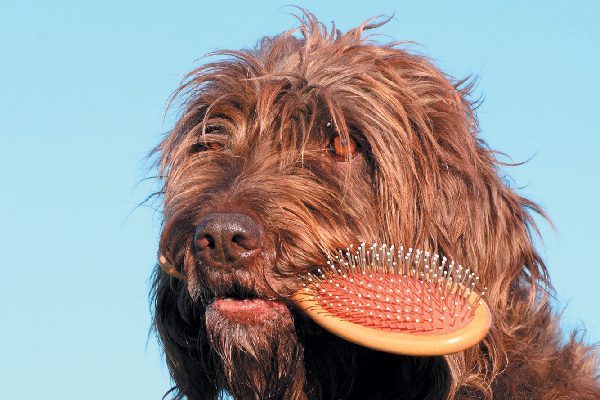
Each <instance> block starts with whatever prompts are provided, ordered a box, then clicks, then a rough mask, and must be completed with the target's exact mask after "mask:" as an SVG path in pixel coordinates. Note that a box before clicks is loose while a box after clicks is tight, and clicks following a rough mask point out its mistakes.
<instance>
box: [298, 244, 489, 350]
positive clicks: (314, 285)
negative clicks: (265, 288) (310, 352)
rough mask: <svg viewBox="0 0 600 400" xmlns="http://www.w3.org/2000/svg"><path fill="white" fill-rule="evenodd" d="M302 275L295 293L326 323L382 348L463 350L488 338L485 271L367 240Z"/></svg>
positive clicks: (352, 338) (302, 304) (345, 335)
mask: <svg viewBox="0 0 600 400" xmlns="http://www.w3.org/2000/svg"><path fill="white" fill-rule="evenodd" d="M302 278H303V279H304V286H303V288H302V289H300V290H299V291H297V292H296V293H295V294H294V295H293V296H292V300H293V301H294V302H295V303H296V304H297V305H298V306H299V307H300V308H301V309H302V310H304V312H306V314H307V315H308V316H309V317H310V318H311V319H312V320H313V321H314V322H316V323H317V324H319V325H320V326H321V327H323V328H324V329H326V330H328V331H330V332H331V333H333V334H335V335H337V336H339V337H341V338H343V339H345V340H347V341H350V342H353V343H356V344H358V345H361V346H364V347H368V348H371V349H374V350H379V351H384V352H388V353H394V354H405V355H415V356H434V355H444V354H451V353H456V352H459V351H462V350H465V349H467V348H469V347H472V346H474V345H475V344H477V343H478V342H479V341H481V340H482V339H483V338H484V337H485V335H486V334H487V332H488V331H489V328H490V325H491V314H490V310H489V308H488V306H487V305H486V303H485V302H484V301H483V295H484V293H485V290H486V289H485V288H483V289H480V288H479V286H480V284H479V277H478V276H477V275H476V274H475V273H474V272H472V271H470V270H469V269H468V268H463V266H462V265H457V264H456V263H455V262H454V261H449V260H448V259H447V258H446V257H440V256H439V255H438V254H432V253H429V252H426V251H421V250H416V249H414V250H413V249H412V248H409V249H407V250H406V251H405V250H404V248H403V247H402V246H401V247H399V248H397V249H396V248H395V247H394V246H393V245H391V246H387V245H386V244H381V245H377V244H373V245H372V246H366V245H365V244H364V243H363V244H361V245H360V246H358V248H354V246H350V247H349V248H347V249H346V251H345V252H343V251H339V254H337V255H334V256H329V257H328V261H327V265H326V266H325V267H323V268H318V269H317V270H316V271H314V272H309V273H307V274H305V275H303V276H302Z"/></svg>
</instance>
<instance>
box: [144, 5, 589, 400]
mask: <svg viewBox="0 0 600 400" xmlns="http://www.w3.org/2000/svg"><path fill="white" fill-rule="evenodd" d="M299 21H300V26H299V27H298V28H296V29H293V30H291V31H288V32H285V33H283V34H281V35H278V36H275V37H267V38H264V39H262V40H261V41H260V43H259V44H258V45H257V47H256V48H254V49H251V50H241V51H220V52H217V53H215V54H213V56H214V57H216V61H214V62H209V63H207V64H205V65H202V66H200V67H199V68H197V69H195V70H194V71H192V72H190V73H189V74H188V75H187V76H186V78H185V79H184V81H183V83H182V85H181V87H179V89H178V90H177V91H176V93H175V94H174V96H173V101H177V100H180V101H181V103H182V107H183V112H182V114H181V116H180V118H179V119H178V121H177V123H176V125H175V126H174V128H173V129H172V130H171V131H170V132H169V133H168V134H167V135H166V137H165V139H164V140H163V141H162V142H161V143H160V144H159V145H158V146H157V148H156V149H155V153H156V154H157V155H158V159H159V161H158V168H159V170H160V176H161V178H160V179H161V183H162V190H161V192H160V195H161V196H162V197H161V198H162V201H163V202H164V203H163V204H164V207H163V214H164V222H163V226H162V233H161V239H160V246H161V248H162V249H164V251H165V253H166V254H168V256H169V259H170V260H171V262H172V263H173V265H174V266H175V268H177V269H178V270H179V272H180V273H181V274H182V275H184V276H185V277H186V279H185V280H184V281H181V280H177V279H175V278H173V277H171V276H170V275H168V274H166V273H165V272H163V271H162V270H161V269H160V268H159V267H158V266H157V268H156V271H155V273H154V284H153V289H152V299H153V312H154V328H155V329H156V332H157V333H158V336H159V339H160V342H161V344H162V346H163V348H164V351H165V354H166V358H167V364H168V367H169V370H170V373H171V376H172V378H173V380H174V383H175V386H174V387H173V388H172V389H171V391H170V394H171V395H173V397H174V398H175V399H183V398H188V399H190V400H197V399H215V398H218V397H219V396H221V395H222V393H223V392H224V391H225V392H228V393H230V394H231V395H233V396H234V397H235V398H239V399H252V398H255V399H267V398H273V399H275V398H281V399H328V398H331V399H333V398H335V399H346V398H348V399H350V398H356V399H358V398H360V399H365V398H373V399H492V398H496V399H505V398H506V399H562V398H564V399H574V398H577V399H598V398H600V388H599V385H598V381H597V376H596V373H597V372H596V368H597V367H596V361H595V354H594V352H593V348H591V347H589V346H587V345H585V344H584V343H582V341H581V340H580V338H579V337H577V335H575V334H573V335H571V338H570V340H569V341H568V342H567V343H566V344H564V343H562V335H561V333H560V331H559V328H558V319H557V317H556V315H555V314H554V313H553V311H552V310H551V307H550V305H549V297H550V296H551V295H552V287H551V284H550V281H549V277H548V272H547V270H546V267H545V266H544V262H543V261H542V258H541V257H540V255H539V253H538V251H537V250H536V248H535V247H534V244H533V240H532V236H533V235H536V234H537V228H536V225H535V223H534V220H533V216H532V215H533V214H536V213H537V214H540V215H542V216H544V217H545V215H544V212H543V211H542V210H541V209H540V207H539V206H538V205H536V204H535V203H533V202H532V201H530V200H528V199H526V198H524V197H522V196H521V195H519V194H518V193H517V192H516V191H515V190H513V189H511V188H510V187H509V186H508V185H507V184H506V183H505V182H504V181H503V179H502V174H501V171H500V166H501V163H500V162H499V161H498V160H497V158H496V156H497V154H496V153H495V152H494V151H493V150H491V149H489V148H488V147H487V146H486V144H485V143H484V142H483V141H482V140H481V139H480V138H479V137H478V123H477V118H476V114H475V107H476V102H474V101H471V96H470V92H471V91H472V83H471V82H470V81H469V80H458V81H457V80H454V79H453V78H451V77H449V76H447V75H445V74H444V73H443V72H441V71H440V70H439V69H438V68H437V67H436V66H434V65H433V63H432V62H431V61H430V60H428V59H427V58H426V57H424V56H422V55H419V54H416V53H413V52H411V51H410V50H408V49H407V48H406V45H405V44H403V43H391V44H385V45H382V44H378V43H376V42H373V41H371V40H370V38H369V37H368V36H366V35H365V32H366V31H368V30H370V29H373V28H377V27H378V26H380V25H381V24H382V23H384V22H385V21H381V20H369V21H367V22H365V23H363V24H362V25H360V26H359V27H357V28H355V29H352V30H350V31H348V32H347V33H341V32H339V31H338V30H336V29H335V27H332V28H331V29H329V28H328V27H326V26H325V25H323V24H322V23H320V22H319V21H318V20H317V19H316V18H315V17H314V16H313V15H312V14H310V13H308V12H305V13H304V15H303V17H302V18H299ZM332 135H336V136H338V137H339V138H341V139H343V140H342V141H341V143H342V146H356V147H357V149H358V150H357V151H356V152H354V151H351V150H352V149H350V148H349V147H347V148H346V150H347V151H343V152H341V153H342V155H341V156H340V155H339V154H333V155H332V151H331V149H330V148H328V147H327V143H330V139H331V136H332ZM355 153H356V154H355ZM224 204H227V205H228V206H232V207H238V208H242V209H244V210H245V211H246V212H248V213H250V214H251V215H253V216H255V218H256V219H257V220H259V221H260V223H261V224H262V226H264V230H265V237H266V238H267V239H266V243H265V248H264V251H263V256H261V258H260V261H258V262H256V263H255V264H253V265H252V266H251V267H248V268H246V269H239V270H235V271H213V270H209V269H208V268H203V266H202V265H201V263H199V262H198V260H197V257H196V256H195V252H194V243H193V238H194V227H195V226H196V225H197V224H198V221H199V220H200V219H201V218H202V216H203V215H205V214H206V213H207V212H208V211H210V210H215V209H219V207H223V205H224ZM360 241H369V242H370V241H377V242H379V243H382V242H388V243H405V244H419V245H421V247H426V248H429V249H432V250H434V251H437V252H439V253H442V254H444V255H446V256H448V257H451V258H453V259H456V260H461V261H462V260H464V261H463V262H464V263H465V264H468V265H469V266H470V267H471V268H472V269H473V270H474V271H476V272H477V273H478V274H479V276H480V277H481V281H482V282H485V283H486V285H487V286H488V292H487V295H486V300H487V303H488V305H489V307H490V309H491V310H492V314H493V325H492V328H491V331H490V333H489V335H488V336H487V337H486V338H485V339H484V340H483V341H482V342H481V343H480V344H479V345H478V346H475V347H473V348H471V349H469V350H466V351H463V352H460V353H457V354H451V355H447V356H443V357H422V358H419V357H408V356H396V355H389V354H382V353H378V352H375V351H372V350H367V349H363V348H360V347H358V346H356V345H353V344H349V343H346V342H344V341H342V340H341V339H338V338H336V337H334V336H332V335H330V334H328V333H327V332H325V331H323V330H321V329H320V328H318V327H317V326H316V325H314V324H313V323H312V322H311V321H310V320H308V319H307V318H306V317H304V316H303V315H302V314H301V313H300V312H299V311H298V310H296V309H294V307H292V306H289V307H288V308H287V311H286V312H282V313H281V314H280V315H279V314H278V317H277V318H274V319H273V320H271V321H267V322H265V323H264V324H258V325H248V326H242V325H241V324H232V323H231V322H228V321H226V320H223V318H222V317H221V316H219V315H212V314H214V313H211V309H210V307H209V306H208V304H209V302H210V300H211V298H214V297H215V296H218V294H219V293H225V292H226V291H227V290H231V287H241V288H245V289H244V290H252V291H253V293H255V294H257V295H259V296H261V297H265V298H279V299H284V300H285V299H287V298H289V296H290V294H291V293H292V292H293V291H294V290H295V289H297V288H298V286H299V284H300V280H299V279H298V274H299V273H300V272H303V271H309V270H311V269H313V268H314V267H315V266H318V265H323V262H324V254H325V253H326V252H327V251H329V250H330V249H335V248H340V247H345V246H346V245H347V244H348V243H355V242H360ZM168 395H169V393H168Z"/></svg>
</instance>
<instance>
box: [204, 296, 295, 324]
mask: <svg viewBox="0 0 600 400" xmlns="http://www.w3.org/2000/svg"><path fill="white" fill-rule="evenodd" d="M209 307H211V308H213V309H214V310H215V311H218V312H219V313H220V314H221V315H223V316H224V317H227V318H229V319H232V320H235V321H236V322H241V323H259V322H262V321H264V320H265V319H266V318H273V317H276V316H277V314H281V313H286V312H288V310H287V307H286V306H285V305H284V304H283V303H281V302H279V301H274V300H264V299H246V300H239V299H232V298H227V299H216V300H215V301H214V302H213V303H212V304H211V305H210V306H209Z"/></svg>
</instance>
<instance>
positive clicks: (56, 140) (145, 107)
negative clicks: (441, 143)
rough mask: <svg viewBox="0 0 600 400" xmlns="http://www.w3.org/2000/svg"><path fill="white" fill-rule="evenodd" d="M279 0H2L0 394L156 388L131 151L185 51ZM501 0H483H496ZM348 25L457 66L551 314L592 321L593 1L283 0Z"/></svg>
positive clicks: (151, 256) (204, 46)
mask: <svg viewBox="0 0 600 400" xmlns="http://www.w3.org/2000/svg"><path fill="white" fill-rule="evenodd" d="M287 3H288V2H287V1H286V2H281V1H263V2H258V1H254V2H252V1H169V2H167V1H160V2H153V1H122V0H120V1H114V0H104V1H96V2H92V1H25V0H17V1H13V0H1V1H0V151H1V154H2V161H1V168H0V187H1V190H2V195H1V196H0V218H1V219H0V221H1V229H0V269H1V272H2V274H1V277H2V279H1V281H0V386H1V387H2V389H1V390H0V397H1V398H3V399H45V400H55V399H56V400H64V399H77V400H80V399H81V400H96V399H98V400H100V399H102V400H107V399H111V400H112V399H127V400H134V399H160V398H161V396H162V394H163V393H164V392H165V391H166V390H167V389H168V388H169V378H168V374H167V371H166V368H165V366H164V362H163V360H162V356H161V355H160V352H159V350H158V348H157V345H156V342H155V341H154V340H153V339H152V338H151V339H150V340H148V341H147V334H148V328H149V325H150V314H149V308H148V303H147V293H148V289H149V280H148V277H149V275H150V272H151V269H152V267H153V264H154V260H155V254H156V244H157V236H158V230H159V227H160V214H159V213H157V212H156V211H154V210H152V209H151V208H149V207H136V206H137V204H138V203H140V202H142V201H143V199H144V198H145V196H146V195H147V194H148V193H150V192H151V191H152V190H153V188H154V183H153V182H151V181H143V178H145V177H148V176H151V175H152V171H150V170H149V169H148V168H149V167H150V165H149V164H148V163H147V162H145V161H144V157H145V155H146V154H147V153H148V152H149V151H150V149H151V148H152V147H153V146H154V145H155V144H156V143H157V142H158V141H159V138H160V137H161V135H162V133H164V132H166V131H168V129H169V127H170V126H171V125H172V122H173V118H172V117H167V118H166V119H165V120H163V113H164V109H165V105H166V102H167V99H168V96H169V94H170V93H171V91H172V90H173V89H175V87H176V86H177V84H178V83H179V81H180V79H181V78H182V75H183V74H184V73H185V72H187V71H189V70H190V69H192V68H193V67H194V66H195V65H197V63H196V61H195V60H196V59H198V58H199V57H201V56H202V55H203V54H205V53H207V52H209V51H212V50H216V49H220V48H233V49H238V48H241V47H252V46H253V45H254V44H255V43H256V41H257V40H258V39H259V38H260V37H261V36H264V35H272V34H275V33H278V32H281V31H283V30H286V29H289V28H291V27H293V26H295V24H296V22H295V20H294V18H292V17H291V16H290V15H289V14H290V13H291V12H293V9H291V8H289V7H284V5H285V4H287ZM500 3H501V4H500ZM297 4H298V5H301V6H303V7H306V8H308V9H309V10H311V11H313V12H315V13H316V14H317V16H318V17H319V18H320V19H321V20H322V21H324V22H329V21H335V22H336V25H337V26H338V27H339V28H340V29H342V30H347V29H349V28H351V27H353V26H355V25H357V24H359V23H360V22H361V21H362V20H364V19H366V18H368V17H371V16H374V15H378V14H386V15H391V14H394V15H395V16H394V18H393V19H392V21H391V22H390V23H388V24H387V25H385V26H384V27H382V28H381V29H380V32H381V33H383V34H385V35H389V36H387V37H386V36H382V37H381V38H380V40H381V41H391V40H412V41H415V42H418V43H419V44H420V46H413V49H415V50H416V51H419V52H421V53H423V54H426V55H428V56H430V57H432V58H433V59H434V60H435V62H436V63H437V64H438V65H439V66H440V67H441V68H442V69H443V70H445V71H446V72H448V73H449V74H451V75H453V76H456V77H464V76H466V75H469V74H474V75H478V76H479V84H478V89H477V94H479V95H484V97H485V101H484V103H483V105H482V106H481V108H480V109H479V117H480V122H481V128H482V137H483V138H484V139H485V140H486V141H487V142H488V143H489V144H490V145H491V146H492V147H493V148H495V149H498V150H501V151H504V152H506V153H508V154H509V155H511V156H512V158H513V160H514V161H526V160H529V161H528V162H527V163H526V164H524V165H522V166H520V167H516V168H507V169H505V170H506V172H507V173H509V174H510V176H512V178H513V181H514V185H515V187H519V188H521V189H520V192H521V193H523V194H525V195H526V196H528V197H530V198H531V199H533V200H535V201H536V202H538V203H539V204H541V205H542V206H543V207H544V209H545V210H546V211H547V212H548V214H549V215H550V216H551V218H552V219H553V221H554V223H555V225H556V231H553V230H552V228H551V227H550V226H549V225H548V224H546V223H543V222H541V231H542V234H543V237H544V247H543V249H542V252H543V255H544V259H545V260H546V261H547V263H548V265H549V269H550V274H551V277H552V279H553V281H554V284H555V286H556V288H557V291H558V298H557V300H556V304H557V309H562V308H564V307H565V306H566V309H565V311H564V317H565V318H564V322H563V326H564V327H565V328H572V327H581V326H582V323H583V322H584V323H585V326H586V327H587V330H588V339H590V340H592V341H598V340H600V317H599V311H598V305H599V304H600V294H599V293H600V285H599V279H598V278H599V277H600V274H599V273H598V261H597V260H598V255H597V252H598V251H599V248H600V234H599V227H600V215H599V213H598V204H599V200H598V199H599V197H600V185H599V176H600V157H599V156H598V154H599V152H600V135H599V129H598V125H599V122H598V121H599V119H598V117H599V115H600V101H599V98H598V96H599V94H600V78H599V74H600V25H599V24H598V15H599V14H600V6H599V4H600V2H597V1H577V2H567V1H531V2H523V1H503V2H494V4H492V3H491V2H488V1H452V2H447V1H441V0H440V1H401V0H396V1H360V2H354V1H299V2H298V3H297Z"/></svg>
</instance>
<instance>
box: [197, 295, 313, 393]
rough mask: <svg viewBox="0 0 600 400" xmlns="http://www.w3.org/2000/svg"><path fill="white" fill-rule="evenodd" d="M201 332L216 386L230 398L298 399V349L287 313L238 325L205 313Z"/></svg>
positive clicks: (301, 380)
mask: <svg viewBox="0 0 600 400" xmlns="http://www.w3.org/2000/svg"><path fill="white" fill-rule="evenodd" d="M205 318H206V332H207V338H208V341H209V344H210V346H211V349H212V351H213V353H214V355H215V356H216V357H215V369H216V370H217V376H218V379H219V381H220V382H219V383H220V385H219V386H220V387H223V388H225V389H226V390H227V392H228V393H229V394H231V395H232V396H233V398H235V399H291V398H294V399H301V398H304V397H305V396H304V395H303V386H304V380H305V375H304V367H303V356H302V355H303V348H302V345H301V344H300V343H299V341H298V338H297V336H296V333H295V330H294V323H293V319H292V316H291V314H290V313H275V314H274V317H273V318H269V319H266V320H264V321H261V322H260V323H239V322H235V321H232V320H230V319H229V318H227V317H225V316H223V315H222V314H221V313H220V312H219V311H218V310H216V309H214V308H211V307H208V308H207V310H206V316H205Z"/></svg>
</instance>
